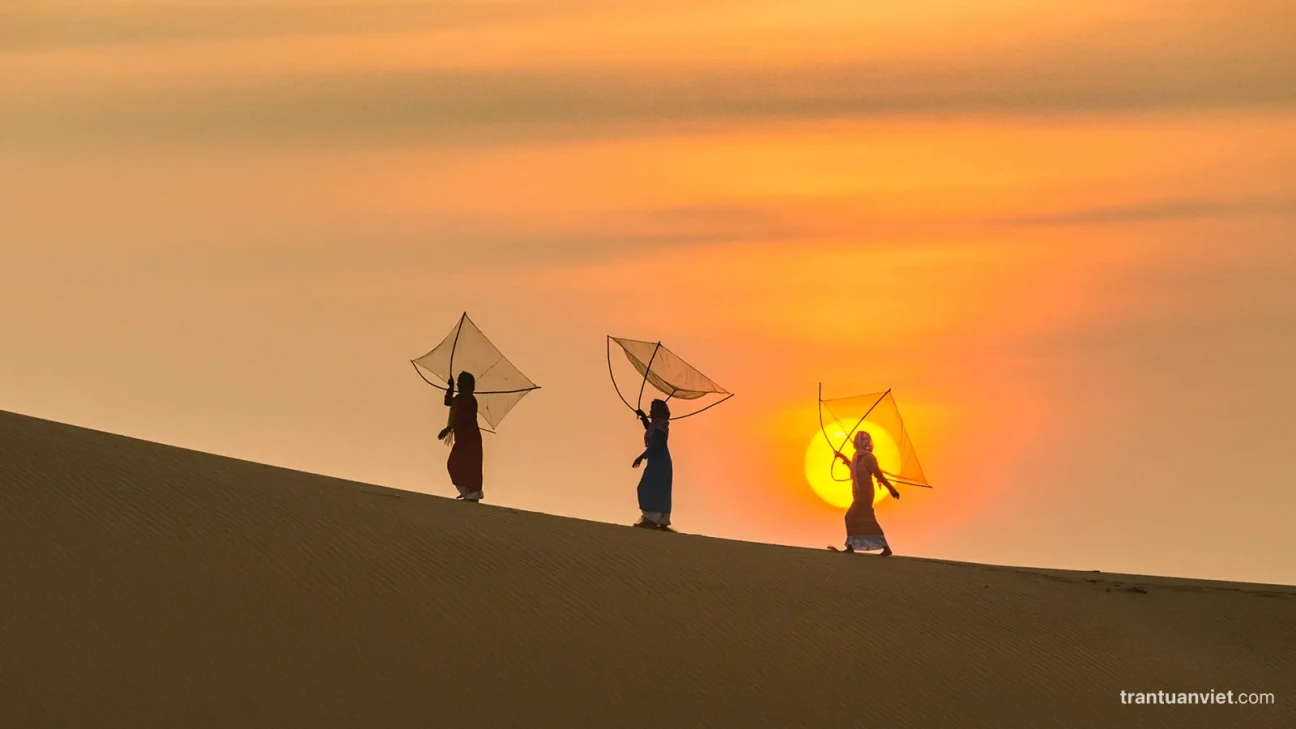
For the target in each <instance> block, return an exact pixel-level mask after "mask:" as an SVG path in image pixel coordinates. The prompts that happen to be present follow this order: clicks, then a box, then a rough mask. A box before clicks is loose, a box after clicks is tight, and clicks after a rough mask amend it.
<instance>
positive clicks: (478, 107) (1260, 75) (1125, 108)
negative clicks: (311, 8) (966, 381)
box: [0, 61, 1296, 143]
mask: <svg viewBox="0 0 1296 729" xmlns="http://www.w3.org/2000/svg"><path fill="white" fill-rule="evenodd" d="M1112 65H1119V64H1118V63H1117V62H1115V61H1107V62H1097V61H1094V62H1091V63H1089V64H1088V65H1067V64H1054V65H1051V66H1050V65H1047V64H1041V63H1038V62H1037V61H1031V62H1028V63H1020V64H1017V65H1006V66H1000V67H985V68H981V69H965V70H959V69H958V66H957V65H954V66H953V67H952V68H950V69H948V70H936V69H929V70H925V69H921V68H916V67H914V66H907V65H903V64H894V65H877V66H859V65H846V66H843V65H838V66H827V67H814V68H797V69H777V70H775V69H759V70H727V71H712V72H698V73H692V74H687V75H685V76H670V75H665V74H658V75H646V74H627V73H615V72H612V73H600V72H583V73H582V72H568V73H535V72H521V71H519V72H487V71H425V72H417V73H392V74H382V75H368V74H358V75H338V76H333V75H330V76H313V75H303V76H299V77H295V78H289V79H281V80H278V81H274V82H266V83H243V84H238V83H226V84H219V85H212V86H208V87H205V88H201V89H198V88H183V89H166V90H157V91H154V90H144V91H140V90H134V91H129V90H128V91H119V92H113V91H111V90H109V91H100V92H96V91H89V90H87V91H85V92H83V93H79V94H76V95H67V94H42V95H41V96H40V97H38V98H32V99H27V100H26V101H27V103H8V104H5V107H4V109H3V110H0V129H5V130H7V131H8V133H9V134H10V135H11V136H14V137H22V138H24V139H31V140H38V139H41V138H46V139H51V138H52V139H58V138H63V137H68V136H72V137H96V136H103V137H108V138H113V139H122V140H131V139H134V140H136V141H143V140H167V139H180V140H188V139H202V138H207V139H211V140H244V141H249V142H255V141H262V142H268V141H287V140H291V139H305V140H310V141H318V140H331V141H346V140H354V141H360V140H364V141H370V142H373V141H381V140H384V139H395V140H399V141H416V142H432V143H436V142H453V141H471V140H473V139H484V140H491V139H503V140H518V139H525V138H528V137H537V136H538V137H551V136H554V135H559V136H561V135H565V134H571V135H576V134H580V135H590V134H598V133H600V131H602V132H603V133H608V132H609V131H610V130H614V129H616V128H618V127H621V128H624V127H627V126H628V127H633V128H639V129H642V128H654V127H656V128H660V127H670V126H671V125H679V124H690V123H717V122H718V123H736V122H743V121H749V120H789V121H810V120H830V119H858V118H870V117H880V116H891V115H947V114H964V115H967V114H989V115H1000V114H1059V113H1061V114H1067V113H1103V112H1155V111H1169V110H1221V109H1236V108H1266V107H1267V108H1279V109H1289V110H1290V109H1296V64H1293V65H1292V66H1291V67H1288V68H1281V67H1273V68H1269V69H1265V70H1258V71H1256V72H1254V73H1252V74H1250V75H1247V74H1245V73H1239V72H1237V71H1236V70H1235V69H1230V68H1213V69H1209V68H1200V69H1192V68H1176V67H1173V66H1167V67H1163V68H1159V69H1158V68H1155V67H1153V68H1147V67H1145V68H1137V69H1129V70H1128V71H1127V72H1125V73H1121V74H1119V75H1109V74H1108V72H1109V71H1111V72H1114V71H1115V69H1112V68H1107V67H1108V66H1112Z"/></svg>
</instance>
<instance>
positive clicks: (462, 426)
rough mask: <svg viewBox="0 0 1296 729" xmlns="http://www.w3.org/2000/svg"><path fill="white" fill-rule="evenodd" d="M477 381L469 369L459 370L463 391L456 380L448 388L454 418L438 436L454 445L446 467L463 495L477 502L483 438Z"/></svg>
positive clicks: (480, 488) (447, 405)
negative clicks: (478, 423)
mask: <svg viewBox="0 0 1296 729" xmlns="http://www.w3.org/2000/svg"><path fill="white" fill-rule="evenodd" d="M476 386H477V380H476V378H474V377H473V376H472V375H471V374H470V373H468V372H460V373H459V394H458V395H456V394H455V383H453V382H452V383H450V386H449V387H448V388H446V395H445V404H446V407H448V408H450V418H449V421H448V422H447V423H446V427H445V429H444V430H442V431H441V432H440V433H439V434H438V435H437V438H439V439H441V440H443V441H445V442H446V444H447V445H449V446H451V448H450V458H449V459H448V460H447V461H446V470H448V471H449V472H450V482H451V483H453V484H454V485H455V488H456V489H458V490H459V498H461V499H463V500H464V501H471V502H473V503H477V502H479V501H481V500H482V437H481V428H480V427H479V426H478V425H477V398H476V397H474V396H473V391H474V389H476Z"/></svg>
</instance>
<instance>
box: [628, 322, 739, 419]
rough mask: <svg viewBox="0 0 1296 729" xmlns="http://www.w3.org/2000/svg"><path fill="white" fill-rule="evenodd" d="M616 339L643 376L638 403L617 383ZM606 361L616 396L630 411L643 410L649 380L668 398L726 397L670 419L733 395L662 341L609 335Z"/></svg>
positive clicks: (702, 409) (681, 416)
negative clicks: (614, 358) (632, 402)
mask: <svg viewBox="0 0 1296 729" xmlns="http://www.w3.org/2000/svg"><path fill="white" fill-rule="evenodd" d="M614 342H615V343H616V344H617V346H619V347H621V351H622V352H624V353H625V356H626V359H627V360H629V361H630V364H631V365H632V366H633V367H634V368H635V370H637V371H638V372H639V374H640V375H642V376H643V380H642V381H641V382H640V383H639V396H638V399H637V400H636V404H635V405H631V404H630V401H629V400H627V399H626V397H625V395H623V394H622V393H621V387H620V386H619V385H618V384H617V380H616V374H615V372H614V371H613V369H612V344H613V343H614ZM607 360H608V377H610V378H611V379H612V387H613V389H615V390H616V393H617V397H619V398H621V402H623V403H625V406H626V407H627V408H630V409H631V410H642V409H643V395H644V390H645V389H646V388H647V387H648V384H649V383H652V386H653V389H655V390H657V391H658V392H660V393H661V394H662V395H663V396H664V399H665V400H667V401H669V400H671V399H676V400H700V399H702V398H704V397H706V396H707V395H722V396H723V397H721V398H720V399H718V400H716V401H715V402H713V403H711V404H710V405H707V406H706V407H703V408H700V409H698V410H694V411H693V412H690V413H687V414H685V415H679V416H675V417H672V418H671V420H683V419H684V418H691V417H693V416H694V415H697V414H698V413H701V412H704V411H707V410H710V409H711V408H713V407H715V406H716V405H719V404H720V403H722V402H724V401H725V400H728V399H729V398H731V397H733V393H731V392H729V391H728V390H726V389H724V388H723V387H721V386H720V385H718V384H716V382H715V381H714V380H712V379H711V378H710V377H707V376H706V375H704V374H702V373H701V372H699V371H698V370H697V368H695V367H693V366H692V365H690V364H689V363H687V362H685V361H684V360H682V359H680V357H679V355H677V354H675V353H674V352H672V351H670V350H669V349H667V348H666V347H665V346H663V345H662V343H661V342H644V341H640V340H638V339H625V338H623V337H613V336H610V335H609V336H608V338H607Z"/></svg>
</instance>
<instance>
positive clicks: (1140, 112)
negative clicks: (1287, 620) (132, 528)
mask: <svg viewBox="0 0 1296 729" xmlns="http://www.w3.org/2000/svg"><path fill="white" fill-rule="evenodd" d="M69 8H70V9H69ZM1293 21H1296V11H1293V10H1292V8H1291V6H1290V4H1289V3H1282V2H1276V1H1275V2H1267V1H1264V0H1247V1H1246V2H1242V3H1238V2H1225V1H1224V0H1201V1H1200V2H1191V3H1183V2H1176V3H1169V2H1134V3H1129V2H1122V3H1116V2H1100V3H1091V4H1087V5H1086V6H1085V7H1083V8H1077V7H1076V6H1075V5H1074V4H1071V3H1061V2H1046V3H1039V2H1035V3H1018V2H1006V1H1001V0H995V1H993V2H986V3H948V2H935V1H934V0H933V1H929V2H917V3H908V4H905V5H903V6H902V7H896V6H894V4H885V3H876V4H874V3H864V4H861V3H858V2H853V3H846V2H795V3H794V2H756V3H751V2H748V3H735V2H727V1H724V0H714V1H706V2H690V3H683V2H674V1H673V0H671V1H668V2H653V3H648V2H628V3H607V4H604V3H600V4H591V3H579V2H575V0H543V1H542V0H516V1H503V2H492V3H485V2H480V1H479V0H472V1H469V0H464V1H462V2H422V3H415V2H387V3H381V4H373V3H361V2H357V1H354V0H353V1H351V2H345V1H344V2H337V3H331V4H329V5H328V6H327V7H324V8H321V7H318V6H317V5H315V4H308V3H304V2H300V1H299V0H273V1H270V2H251V0H226V1H225V2H181V3H163V2H161V0H133V1H131V2H106V1H100V2H80V3H72V4H60V5H59V7H58V8H57V9H54V8H50V7H48V4H47V3H41V2H36V1H35V0H19V2H17V3H10V4H8V5H6V8H5V9H4V10H0V29H3V30H0V159H3V160H4V164H2V165H0V188H2V189H3V190H4V191H5V194H4V195H3V196H2V197H0V228H2V229H3V230H5V231H6V235H5V236H4V237H3V239H0V254H2V255H3V257H4V262H5V265H3V266H0V306H3V307H4V309H5V311H7V312H10V314H9V315H8V316H6V317H3V318H0V337H3V341H4V342H5V343H6V345H7V347H6V349H7V351H6V356H5V357H3V358H0V408H6V409H12V410H16V411H19V412H25V413H30V414H34V415H40V416H44V417H49V418H53V419H57V420H64V421H69V422H74V423H78V424H83V425H87V426H91V427H97V428H103V429H107V430H111V431H115V432H122V433H127V434H130V435H135V436H138V437H143V438H148V439H153V440H161V441H164V442H169V443H175V444H179V445H184V446H189V447H194V448H199V449H203V450H211V451H216V452H220V453H226V454H230V455H235V456H239V457H242V458H247V459H251V460H258V461H265V462H269V463H275V464H281V465H285V466H290V467H295V468H302V469H305V470H310V471H316V472H322V473H328V474H333V475H339V476H344V477H349V478H355V479H360V480H367V481H374V482H379V483H384V484H388V485H393V486H398V487H402V488H410V489H417V490H423V491H429V492H433V493H439V494H450V493H452V489H451V487H450V485H449V483H448V479H447V478H446V476H445V475H444V465H443V463H444V457H445V449H444V447H442V446H441V445H440V444H439V443H436V442H435V440H434V438H433V436H434V434H435V432H436V431H437V430H438V429H439V427H440V425H441V423H442V421H443V418H444V414H443V411H442V410H441V408H440V407H439V406H437V404H436V398H435V393H434V392H433V391H432V390H431V389H430V388H428V387H427V386H426V385H423V384H422V383H421V381H419V380H418V378H417V376H416V375H415V374H414V373H413V372H412V371H411V370H410V367H409V364H408V360H409V359H410V358H412V357H417V356H419V355H421V354H423V353H424V352H425V351H427V349H429V348H430V347H431V346H433V345H434V344H435V343H436V342H438V341H440V339H441V337H442V336H444V334H445V332H446V331H447V330H448V329H449V328H450V327H451V326H452V325H453V323H454V321H455V320H456V317H457V316H458V314H459V313H460V312H461V311H463V310H464V309H467V310H468V311H469V312H470V313H471V315H472V316H473V318H474V319H475V320H476V321H477V323H478V324H479V325H480V326H481V327H482V328H483V329H484V330H485V332H486V334H487V335H488V336H490V337H491V338H492V339H494V340H495V341H496V343H497V344H498V345H499V346H500V347H501V349H502V350H503V351H504V352H505V354H506V355H508V356H509V357H510V358H511V359H512V360H513V361H514V362H515V363H516V364H517V365H518V366H519V367H521V368H522V370H523V371H524V372H526V373H527V374H528V375H530V376H531V377H532V378H533V379H534V380H536V381H538V382H539V383H540V384H541V385H542V386H543V387H544V389H542V390H541V391H539V392H538V393H535V394H533V395H530V396H528V397H527V398H526V399H525V400H523V402H522V403H521V404H520V405H519V406H518V408H517V409H516V410H515V411H514V413H513V414H511V415H510V416H509V417H508V419H506V420H505V422H504V425H503V426H502V429H501V432H500V433H499V435H498V436H488V437H489V438H490V440H488V442H487V445H488V454H487V478H488V486H487V488H488V494H489V498H490V500H491V501H493V502H495V503H500V504H505V505H510V506H517V507H520V508H526V509H535V510H543V511H548V512H553V513H559V514H568V515H573V516H579V517H583V518H591V519H599V520H606V521H618V522H629V521H632V520H633V519H634V518H635V516H636V514H635V502H634V484H635V480H636V478H637V473H636V472H634V471H631V470H630V468H629V462H630V460H632V459H633V457H634V456H635V455H636V446H637V445H638V444H639V441H638V438H639V435H638V433H637V432H636V427H637V426H636V425H635V423H634V421H633V419H632V418H629V417H627V413H626V412H625V409H624V406H623V405H622V404H621V403H620V401H619V400H618V399H617V398H616V395H615V393H614V392H613V391H612V390H611V387H610V385H609V384H608V382H607V379H606V363H605V361H604V359H603V357H604V350H603V347H604V339H603V337H604V335H605V334H609V333H611V334H616V335H622V336H628V337H632V338H640V339H657V338H660V339H662V340H664V341H665V342H666V343H667V345H668V346H670V347H671V348H672V349H673V350H675V351H676V352H678V353H679V354H681V355H682V356H683V357H685V358H686V359H687V360H688V361H690V362H692V363H694V364H696V365H697V366H698V367H699V368H701V369H702V370H703V371H704V372H705V373H707V374H708V375H710V376H711V377H713V378H714V379H716V380H717V381H719V382H720V383H721V384H722V385H725V386H726V387H728V388H729V389H730V390H732V391H734V392H736V393H737V397H735V399H734V400H732V401H731V402H729V403H726V404H725V405H723V406H721V407H720V408H717V409H716V410H714V411H712V412H710V413H708V414H706V415H704V416H699V417H698V418H696V419H692V420H687V421H683V422H682V423H681V424H680V427H679V428H678V429H676V430H675V431H674V435H673V449H674V451H675V458H676V464H677V465H676V472H677V477H676V478H677V481H676V514H675V521H676V523H677V525H678V527H679V528H680V529H682V530H684V531H689V532H699V533H707V534H714V535H718V536H728V537H735V538H741V539H751V540H760V541H773V542H781V543H789V544H801V545H808V546H816V547H821V546H823V545H825V544H829V543H838V542H840V540H841V538H842V525H841V513H840V511H836V510H834V509H832V508H830V507H828V506H826V505H824V504H822V503H821V502H819V501H818V500H817V499H816V498H815V497H814V496H813V494H812V493H811V491H810V489H809V487H808V486H807V485H806V483H805V478H804V475H803V473H802V470H803V469H802V461H803V458H804V453H805V447H806V444H807V443H808V442H809V439H810V438H812V437H814V436H815V434H816V432H817V427H818V421H817V415H816V413H815V388H816V383H817V382H819V381H821V380H822V381H824V382H825V383H826V385H827V386H828V387H830V388H831V389H832V391H833V392H835V393H837V394H854V393H857V392H872V391H881V390H885V389H887V388H894V392H895V394H896V398H897V401H898V402H899V404H900V407H901V409H902V413H903V414H904V416H905V418H906V422H907V425H908V427H909V428H910V430H911V434H912V436H913V438H914V439H915V441H916V443H917V447H918V452H919V455H920V456H921V458H922V459H923V465H924V467H925V468H926V471H927V474H928V476H929V478H930V479H931V481H932V482H933V483H934V484H935V486H936V489H934V490H932V491H929V492H927V491H921V492H920V491H915V490H913V489H909V490H906V491H905V495H904V498H903V499H902V501H901V502H899V503H889V504H887V505H886V506H885V507H883V508H884V511H883V512H882V519H883V523H884V526H886V528H887V530H888V534H889V536H890V538H891V540H892V542H893V544H894V545H895V547H896V549H897V551H899V552H902V553H907V554H919V555H928V556H938V557H944V558H951V559H967V560H980V561H991V562H998V563H1011V564H1028V565H1044V566H1058V567H1074V568H1082V569H1103V570H1107V571H1117V570H1120V571H1134V572H1151V573H1161V574H1180V575H1192V576H1203V577H1218V578H1225V579H1242V580H1257V581H1273V582H1285V583H1296V560H1293V558H1292V557H1291V555H1293V554H1296V541H1293V537H1292V536H1291V530H1290V528H1289V526H1288V525H1287V524H1286V518H1285V517H1286V515H1289V514H1291V513H1293V510H1294V509H1296V496H1294V495H1293V494H1294V493H1296V492H1294V491H1293V490H1292V489H1291V488H1290V486H1291V485H1292V484H1293V483H1296V466H1294V465H1293V464H1292V461H1291V459H1290V458H1289V457H1287V456H1286V455H1284V454H1285V453H1286V452H1287V444H1286V442H1285V441H1286V440H1287V437H1288V436H1290V435H1291V434H1293V430H1292V427H1291V426H1290V424H1289V415H1288V413H1290V412H1292V410H1293V406H1296V385H1293V384H1292V383H1291V380H1290V375H1289V374H1288V373H1289V372H1291V371H1296V292H1294V291H1293V287H1292V285H1291V281H1292V280H1293V277H1296V243H1293V241H1296V96H1294V95H1293V93H1292V89H1296V50H1293V48H1292V46H1291V44H1290V43H1289V42H1287V39H1285V38H1284V36H1283V34H1282V31H1281V29H1282V28H1291V27H1292V23H1293ZM1239 552H1241V553H1244V554H1246V559H1245V560H1238V559H1236V557H1235V555H1236V554H1237V553H1239Z"/></svg>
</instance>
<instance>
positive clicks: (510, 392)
mask: <svg viewBox="0 0 1296 729" xmlns="http://www.w3.org/2000/svg"><path fill="white" fill-rule="evenodd" d="M465 321H470V320H469V319H468V312H466V311H465V312H464V313H463V314H461V315H460V316H459V323H458V324H455V338H454V341H453V342H451V343H450V367H449V370H450V377H452V378H453V377H454V356H455V351H456V350H458V349H459V335H460V334H462V333H463V325H464V322H465ZM474 326H476V325H474ZM478 331H481V330H480V329H479V330H478ZM482 339H485V340H486V341H487V342H488V343H490V345H491V346H492V347H493V346H495V343H494V342H491V340H490V337H487V336H486V334H485V333H482ZM424 356H426V355H424ZM500 356H501V357H503V355H502V354H501V355H500ZM410 364H411V365H413V366H414V371H415V372H416V373H418V376H419V378H420V379H422V380H423V381H424V382H426V383H428V384H429V385H431V386H433V387H435V388H436V389H438V390H443V391H444V390H449V389H450V388H449V387H448V386H446V385H438V384H437V383H435V382H433V381H432V380H429V379H428V378H427V377H425V376H424V375H423V369H422V368H421V367H419V363H418V360H413V359H412V360H410ZM487 371H489V370H487ZM539 389H540V386H539V385H532V386H531V387H522V388H519V389H516V390H474V391H473V394H474V395H516V394H517V393H519V392H531V391H532V390H539ZM477 427H478V428H479V429H480V430H481V431H482V432H484V433H490V434H491V435H495V431H493V430H491V429H490V428H484V427H482V426H481V423H478V424H477Z"/></svg>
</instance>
